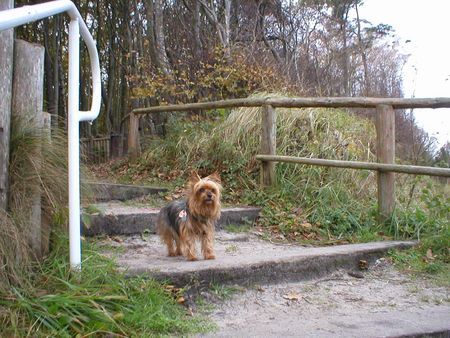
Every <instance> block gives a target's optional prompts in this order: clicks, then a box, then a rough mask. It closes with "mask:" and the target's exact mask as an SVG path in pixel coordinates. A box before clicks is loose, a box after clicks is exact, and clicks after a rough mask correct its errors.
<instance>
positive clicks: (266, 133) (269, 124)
mask: <svg viewBox="0 0 450 338" xmlns="http://www.w3.org/2000/svg"><path fill="white" fill-rule="evenodd" d="M276 119H277V117H276V111H275V109H274V108H273V107H272V106H270V105H265V106H263V107H262V118H261V154H263V155H275V154H276V147H277V134H276V133H277V123H276ZM274 184H276V175H275V162H272V161H262V162H261V185H262V186H263V187H268V186H272V185H274Z"/></svg>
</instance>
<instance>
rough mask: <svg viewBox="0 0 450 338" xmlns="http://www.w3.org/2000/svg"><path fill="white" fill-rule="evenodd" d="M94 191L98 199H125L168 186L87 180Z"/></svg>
mask: <svg viewBox="0 0 450 338" xmlns="http://www.w3.org/2000/svg"><path fill="white" fill-rule="evenodd" d="M85 183H87V184H88V185H89V186H90V187H91V188H92V190H93V192H94V197H95V199H96V200H97V201H99V202H102V201H113V200H116V201H125V200H130V199H133V198H137V197H142V196H145V195H153V194H158V193H160V192H166V191H167V189H166V188H158V187H149V186H138V185H129V184H114V183H102V182H85Z"/></svg>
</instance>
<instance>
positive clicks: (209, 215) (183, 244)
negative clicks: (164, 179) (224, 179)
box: [156, 173, 222, 261]
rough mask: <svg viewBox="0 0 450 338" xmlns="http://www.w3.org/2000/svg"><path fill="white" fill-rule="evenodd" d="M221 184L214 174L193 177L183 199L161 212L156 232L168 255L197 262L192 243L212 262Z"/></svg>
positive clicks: (218, 215)
mask: <svg viewBox="0 0 450 338" xmlns="http://www.w3.org/2000/svg"><path fill="white" fill-rule="evenodd" d="M221 190H222V185H221V181H220V177H219V175H218V174H217V173H214V174H212V175H209V176H207V177H204V178H200V176H198V175H197V174H193V175H192V176H191V178H190V180H189V183H188V189H187V196H186V198H184V199H179V200H175V201H173V202H171V203H169V204H168V205H166V206H165V207H163V208H162V209H161V211H160V212H159V215H158V219H157V223H156V231H157V233H158V234H159V236H160V237H161V239H162V241H163V242H164V243H166V245H167V249H168V251H169V256H181V255H183V256H185V257H186V259H187V260H189V261H195V260H197V255H196V249H195V243H196V240H199V241H200V242H201V247H202V253H203V257H204V258H205V259H215V258H216V256H215V254H214V228H215V223H216V221H217V220H218V219H219V218H220V195H221Z"/></svg>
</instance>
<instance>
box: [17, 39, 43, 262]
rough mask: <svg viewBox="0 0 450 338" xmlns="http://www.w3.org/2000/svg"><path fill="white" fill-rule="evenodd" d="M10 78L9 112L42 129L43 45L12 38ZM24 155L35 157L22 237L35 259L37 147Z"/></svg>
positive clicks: (38, 247) (38, 236)
mask: <svg viewBox="0 0 450 338" xmlns="http://www.w3.org/2000/svg"><path fill="white" fill-rule="evenodd" d="M13 76H14V79H13V99H12V114H13V115H14V116H16V117H17V118H18V120H19V121H23V122H24V123H26V124H28V123H29V124H30V125H31V126H32V127H33V128H36V129H37V130H42V123H43V117H42V107H43V102H44V47H42V46H40V45H37V44H31V43H28V42H25V41H22V40H15V43H14V74H13ZM27 156H30V157H33V158H37V159H38V160H37V161H36V162H35V163H36V164H35V167H34V168H30V169H29V170H30V171H33V172H34V171H36V174H37V175H36V177H33V180H34V182H30V195H31V196H30V204H31V205H30V206H29V209H28V210H27V211H25V210H24V212H29V214H28V215H29V216H28V217H29V222H27V223H28V224H29V228H28V229H26V233H25V234H26V236H28V242H29V244H30V248H31V250H32V252H33V254H34V255H35V257H36V258H40V257H41V254H42V227H41V190H40V180H39V177H38V176H39V174H40V172H39V171H40V167H39V158H40V157H41V154H40V150H39V146H37V147H36V154H27Z"/></svg>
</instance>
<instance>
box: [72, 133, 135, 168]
mask: <svg viewBox="0 0 450 338" xmlns="http://www.w3.org/2000/svg"><path fill="white" fill-rule="evenodd" d="M123 140H126V135H116V134H112V135H111V136H108V137H95V138H82V139H80V150H81V154H82V157H83V160H84V161H85V162H86V163H90V164H98V163H105V162H108V161H109V160H111V159H113V158H117V157H121V156H123V154H125V153H126V152H127V146H126V144H124V141H123Z"/></svg>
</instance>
